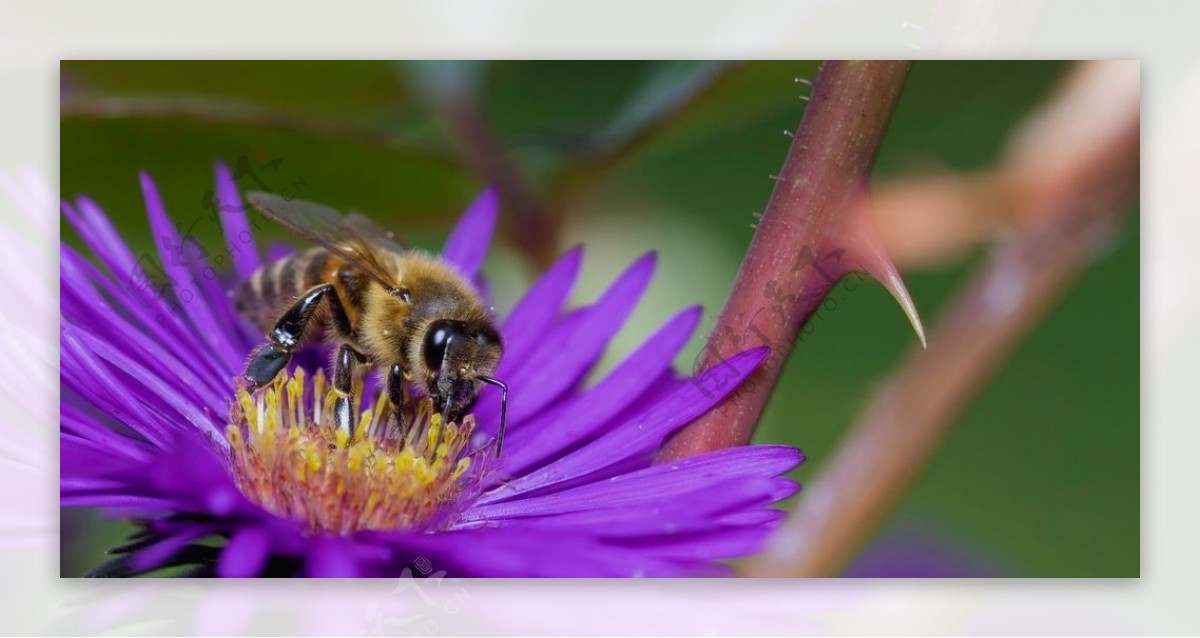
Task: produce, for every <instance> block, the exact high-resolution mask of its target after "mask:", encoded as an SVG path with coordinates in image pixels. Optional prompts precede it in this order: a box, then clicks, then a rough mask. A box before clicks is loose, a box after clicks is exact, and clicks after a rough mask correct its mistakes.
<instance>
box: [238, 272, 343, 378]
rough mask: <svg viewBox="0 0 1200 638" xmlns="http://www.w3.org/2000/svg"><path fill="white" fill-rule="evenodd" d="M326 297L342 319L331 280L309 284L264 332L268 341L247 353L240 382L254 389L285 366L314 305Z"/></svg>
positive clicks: (310, 315)
mask: <svg viewBox="0 0 1200 638" xmlns="http://www.w3.org/2000/svg"><path fill="white" fill-rule="evenodd" d="M326 299H328V300H329V305H330V308H331V310H332V312H333V316H334V318H335V319H336V320H338V321H339V322H342V323H345V322H344V321H343V320H342V318H343V317H345V314H346V313H345V312H344V311H343V310H342V305H341V303H340V302H339V301H338V298H337V293H336V292H335V291H334V289H333V286H332V285H331V284H321V285H319V286H313V287H312V288H309V289H308V291H306V292H305V293H304V294H303V295H300V298H298V299H297V300H296V302H295V303H293V304H292V306H291V307H290V308H288V309H287V311H286V312H284V313H283V316H281V317H280V318H279V320H278V321H276V322H275V325H274V327H272V328H271V330H270V332H268V333H267V342H266V343H264V344H262V345H261V346H259V347H257V348H255V349H254V351H253V352H251V353H250V357H249V358H248V359H247V360H246V371H245V372H243V373H242V382H243V383H244V384H245V385H246V387H247V388H248V389H249V390H251V391H254V390H257V389H259V388H261V387H263V386H264V385H267V384H268V383H270V382H271V381H272V380H274V379H275V376H276V375H278V374H279V373H280V371H282V370H283V369H284V368H286V367H287V364H288V361H291V359H292V353H293V352H295V351H296V349H297V348H298V347H300V342H301V341H302V340H303V338H304V331H305V329H306V328H307V327H308V324H309V321H311V320H312V318H313V314H314V313H315V312H316V310H317V307H318V306H319V305H320V304H321V302H322V301H324V300H326Z"/></svg>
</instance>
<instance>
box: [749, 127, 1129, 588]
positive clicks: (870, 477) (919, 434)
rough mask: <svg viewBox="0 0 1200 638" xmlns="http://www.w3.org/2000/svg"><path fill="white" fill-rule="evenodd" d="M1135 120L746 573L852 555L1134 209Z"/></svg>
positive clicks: (905, 369)
mask: <svg viewBox="0 0 1200 638" xmlns="http://www.w3.org/2000/svg"><path fill="white" fill-rule="evenodd" d="M1131 120H1132V121H1130V122H1129V123H1128V124H1127V126H1125V127H1124V128H1123V129H1121V130H1120V131H1119V134H1118V135H1115V136H1114V137H1113V138H1112V142H1111V143H1110V144H1107V145H1106V146H1105V147H1104V148H1100V149H1097V150H1096V152H1095V154H1094V155H1093V156H1092V157H1091V158H1090V162H1089V163H1087V164H1086V165H1085V166H1084V167H1083V168H1082V170H1078V171H1070V172H1067V173H1066V174H1064V175H1063V176H1062V183H1061V184H1055V185H1053V186H1052V187H1051V188H1047V189H1045V192H1047V193H1050V196H1049V197H1043V198H1038V199H1036V200H1035V204H1034V206H1033V207H1032V209H1031V210H1027V211H1024V213H1025V215H1024V216H1026V217H1028V218H1032V219H1038V220H1040V221H1039V222H1038V223H1036V224H1035V225H1033V226H1031V227H1029V228H1027V229H1026V230H1025V231H1023V232H1022V234H1021V235H1020V236H1018V237H1017V238H1015V239H1014V240H1013V241H1011V242H1010V243H1009V244H1007V245H1006V246H1004V247H1003V249H1002V250H1001V251H999V252H998V253H997V254H996V256H995V257H994V258H993V259H992V260H991V262H990V263H989V264H987V265H986V266H984V267H983V268H982V269H981V271H980V272H979V273H978V274H977V275H976V276H975V277H974V278H973V279H972V281H971V282H970V283H968V285H967V286H966V288H965V289H964V290H963V291H962V292H961V293H960V294H959V295H958V297H957V298H956V301H954V302H953V303H952V304H951V306H950V308H949V309H948V310H947V311H946V312H945V313H944V314H943V316H942V318H941V319H940V321H939V322H938V324H937V325H936V326H935V328H934V330H933V332H932V333H931V337H930V340H929V348H928V349H926V350H923V351H917V352H915V353H914V354H913V356H911V357H910V358H909V359H908V360H907V361H906V362H905V363H904V364H903V365H902V366H901V367H900V368H899V369H898V370H897V371H896V372H895V373H893V375H892V376H891V378H890V379H888V380H887V381H886V382H885V383H884V385H883V386H882V387H881V388H880V389H879V391H878V392H877V393H876V394H875V396H874V397H873V398H872V400H871V402H870V403H869V404H868V406H867V408H866V410H865V412H864V413H863V415H862V417H861V418H860V419H859V421H858V423H857V424H856V425H855V426H854V427H853V428H851V429H850V431H849V432H848V433H847V434H846V437H845V440H844V442H843V444H842V447H841V448H840V449H839V451H838V452H837V453H836V454H835V455H834V457H833V458H832V459H831V460H830V461H829V463H828V465H827V466H826V467H825V468H824V469H823V470H822V472H821V474H820V476H818V477H817V479H816V481H814V482H812V483H810V484H809V485H808V486H806V490H805V496H804V498H803V499H801V500H800V503H799V505H798V506H797V509H796V511H795V512H794V513H793V514H792V516H791V517H789V519H788V522H787V524H786V525H785V526H784V527H783V528H781V529H780V531H779V533H778V534H777V536H776V537H775V538H774V539H773V541H772V544H771V546H770V547H769V548H768V550H767V551H766V552H765V553H764V554H762V555H760V556H759V557H757V558H756V559H755V561H754V562H753V563H751V564H750V566H749V568H748V570H747V575H749V576H770V577H774V576H800V577H811V576H815V577H824V576H832V575H835V574H836V573H837V571H838V570H839V569H841V567H842V566H843V565H844V564H845V563H846V561H847V560H848V559H849V558H850V556H852V555H853V552H854V551H855V550H856V549H857V548H858V546H859V545H860V544H861V543H862V542H863V541H864V540H865V539H866V538H867V535H868V534H869V533H870V532H871V530H873V529H874V527H875V526H876V525H877V524H878V522H879V521H880V520H882V519H883V517H884V516H885V515H886V513H887V512H888V511H889V510H890V509H891V507H892V506H894V505H895V503H896V501H897V500H898V499H899V497H900V495H901V494H903V492H904V490H905V489H906V488H907V487H908V485H909V484H910V483H911V482H912V480H913V479H914V477H915V476H916V475H917V473H918V472H919V470H920V468H921V467H922V466H923V465H924V463H925V461H926V459H928V457H929V455H930V454H931V453H932V452H933V450H934V449H936V447H937V445H938V444H939V443H940V441H941V440H942V438H943V437H944V435H945V433H946V432H947V430H948V429H949V428H950V426H951V424H952V423H953V422H954V419H955V418H957V416H958V415H959V414H960V413H961V412H962V410H963V408H964V407H966V406H967V405H968V404H969V403H970V401H971V399H972V398H974V396H975V395H976V394H977V393H978V392H979V390H980V389H981V388H982V387H983V385H984V384H985V383H986V381H987V379H988V378H989V377H990V376H991V375H992V374H993V373H994V372H995V371H996V370H997V369H998V368H999V367H1000V365H1001V364H1002V362H1003V361H1004V360H1005V358H1006V357H1007V355H1008V354H1009V353H1010V352H1011V351H1012V349H1013V348H1014V347H1015V346H1016V344H1017V343H1018V342H1019V341H1020V340H1021V338H1022V337H1023V336H1025V335H1026V334H1027V333H1028V332H1029V331H1030V329H1031V328H1032V327H1033V326H1035V325H1036V324H1037V322H1038V321H1039V320H1040V319H1041V317H1042V316H1043V315H1044V314H1045V313H1046V312H1047V311H1048V310H1049V308H1050V307H1051V306H1052V305H1053V304H1054V302H1055V301H1056V300H1057V299H1058V298H1059V297H1060V296H1061V294H1062V293H1063V291H1064V290H1065V288H1066V287H1067V285H1068V284H1069V283H1070V282H1071V280H1072V279H1074V277H1075V276H1076V275H1078V274H1079V272H1080V271H1081V270H1083V268H1084V267H1086V265H1087V264H1088V262H1089V261H1090V260H1091V259H1092V258H1093V256H1094V255H1095V254H1096V253H1097V252H1098V251H1101V250H1103V249H1104V247H1105V246H1106V245H1108V242H1109V240H1110V239H1111V237H1112V235H1113V233H1114V232H1116V230H1117V229H1118V228H1119V227H1120V222H1121V221H1122V220H1123V219H1124V217H1125V216H1126V215H1128V214H1129V213H1130V212H1131V208H1132V207H1131V206H1130V198H1131V197H1132V194H1133V193H1134V192H1135V190H1136V188H1137V183H1138V174H1139V164H1138V141H1139V135H1138V124H1139V123H1138V118H1137V114H1136V110H1135V112H1134V114H1133V117H1132V118H1131ZM1089 150H1090V149H1089ZM1064 184H1065V185H1066V188H1059V186H1060V185H1064Z"/></svg>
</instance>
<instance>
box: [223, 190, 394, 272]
mask: <svg viewBox="0 0 1200 638" xmlns="http://www.w3.org/2000/svg"><path fill="white" fill-rule="evenodd" d="M246 200H247V201H249V202H250V204H251V205H253V206H254V207H255V208H257V209H258V210H260V211H262V213H263V214H264V215H266V216H267V217H269V218H271V219H273V220H274V221H277V222H279V223H281V224H283V225H284V226H286V227H288V228H290V229H292V230H293V231H295V232H296V233H298V234H300V236H302V237H304V238H306V239H309V240H311V241H314V242H316V243H318V244H320V245H321V246H323V247H324V248H325V249H326V250H328V251H329V252H331V253H334V254H335V255H337V256H339V257H341V258H342V259H345V260H346V261H348V262H349V263H351V264H353V265H354V267H355V268H358V269H359V270H361V271H362V272H363V273H364V274H366V275H367V276H369V277H370V278H372V279H374V280H375V281H376V282H378V283H379V284H381V285H383V286H384V287H386V288H388V289H389V290H397V289H399V288H400V283H399V282H397V281H396V275H395V273H393V272H391V270H390V269H388V268H387V267H386V266H385V264H387V263H388V261H389V260H387V259H383V258H381V256H380V249H379V245H380V244H383V245H387V244H393V245H395V242H394V241H393V240H392V239H391V238H390V237H388V236H387V235H388V234H387V233H386V232H385V233H382V234H379V235H376V233H375V232H365V227H364V224H362V223H361V222H357V223H350V222H348V221H347V218H345V217H343V216H342V215H341V213H339V212H337V211H336V210H334V209H332V208H330V207H328V206H322V205H321V204H317V203H314V202H307V201H304V200H299V199H293V200H291V201H289V200H286V199H284V198H282V197H280V196H278V195H273V194H270V193H262V192H251V193H246ZM357 218H358V219H359V220H363V219H366V217H363V216H362V215H358V216H357ZM368 221H369V220H368ZM370 223H371V225H372V226H373V227H374V228H376V229H378V228H379V227H378V226H377V225H375V223H374V222H370ZM400 250H403V248H401V249H400Z"/></svg>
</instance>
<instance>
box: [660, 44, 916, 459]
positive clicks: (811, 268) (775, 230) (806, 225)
mask: <svg viewBox="0 0 1200 638" xmlns="http://www.w3.org/2000/svg"><path fill="white" fill-rule="evenodd" d="M909 66H910V63H909V62H903V61H900V62H879V61H854V62H826V63H825V64H824V65H823V66H822V67H821V71H820V73H819V75H818V77H817V79H816V80H815V82H814V83H813V92H812V96H811V98H810V102H809V106H808V108H807V109H806V110H805V113H804V117H803V119H802V120H801V122H800V127H799V129H798V130H797V131H796V133H795V135H794V139H793V141H792V145H791V148H790V149H789V151H788V154H787V158H786V159H785V160H784V164H783V169H782V170H781V172H780V174H779V177H778V183H777V184H776V186H775V189H774V191H773V192H772V194H771V198H770V201H769V202H768V204H767V208H766V210H765V211H764V212H763V215H762V220H761V222H760V223H759V224H758V229H757V231H756V232H755V233H754V238H753V240H752V241H751V243H750V248H749V250H748V251H747V253H746V257H745V259H744V260H743V261H742V266H741V269H740V270H739V271H738V274H737V279H736V280H735V282H734V284H733V288H732V290H731V291H730V294H729V298H728V299H727V300H726V302H725V307H724V309H723V310H722V312H721V315H720V317H719V319H718V320H717V325H716V327H715V328H714V330H713V332H712V333H711V334H710V335H709V339H708V342H707V344H706V346H705V350H704V352H703V353H702V354H701V357H700V360H699V366H698V368H699V369H708V368H710V367H712V366H713V365H716V364H717V363H718V362H720V361H721V360H722V359H724V358H726V357H729V356H730V355H733V354H735V353H736V352H739V351H741V350H744V349H746V348H750V347H755V346H761V345H765V346H768V347H769V348H770V349H771V354H770V356H769V357H768V359H767V361H765V362H764V364H763V365H762V366H761V367H760V368H759V369H758V370H757V371H756V372H755V373H754V374H753V375H751V376H750V377H749V378H748V379H747V380H746V381H745V383H744V384H743V386H742V387H741V388H739V389H738V391H736V392H735V393H733V394H731V395H730V396H728V397H727V398H726V399H725V400H724V401H723V402H722V403H721V404H720V405H719V406H718V407H717V409H715V410H712V411H710V412H709V413H708V414H706V415H705V416H703V417H701V418H700V419H698V420H697V421H695V422H693V423H692V424H691V425H689V426H688V427H687V428H685V429H684V430H683V431H681V432H680V433H678V434H677V435H676V436H675V437H674V438H672V439H671V440H670V441H669V442H668V443H667V445H666V447H665V448H664V450H663V452H662V453H661V455H660V460H670V459H677V458H682V457H687V456H692V455H696V454H701V453H704V452H708V451H712V450H717V449H722V448H727V447H733V446H737V445H745V444H746V443H748V442H749V441H750V437H751V435H752V434H753V433H754V428H755V425H756V424H757V423H758V421H759V417H760V416H761V415H762V412H763V408H764V406H765V405H766V403H767V401H768V399H770V397H771V393H772V391H773V390H774V387H775V383H776V381H778V379H779V375H780V373H781V372H782V370H783V367H784V366H783V364H784V362H785V361H786V360H787V357H788V354H789V353H790V352H791V350H792V345H793V343H794V341H795V340H796V337H797V335H798V333H799V331H800V330H801V328H802V327H803V326H804V322H805V320H807V318H808V317H809V316H810V315H811V314H812V312H813V311H814V310H815V309H816V307H817V305H818V304H820V303H821V300H822V299H824V297H825V295H826V294H827V293H828V292H829V291H830V289H831V288H832V287H833V286H834V284H836V282H837V281H838V279H839V278H840V277H841V276H842V275H844V274H846V273H847V272H850V271H852V270H855V269H865V270H867V271H868V272H871V273H872V274H873V275H875V276H876V277H877V278H880V279H881V280H885V285H887V284H888V283H890V284H891V285H890V286H889V287H890V288H891V289H892V292H893V294H896V295H898V296H899V297H903V299H902V303H904V302H905V301H907V294H906V293H903V294H901V293H900V292H898V290H899V291H902V290H903V284H901V283H899V277H898V275H896V274H895V271H894V268H891V264H890V262H888V261H887V260H886V257H885V256H883V255H882V253H881V252H880V251H879V250H878V245H877V243H876V242H874V241H873V238H872V237H871V236H870V235H869V233H867V232H864V229H863V227H862V225H861V221H862V220H855V219H850V218H851V214H852V213H853V212H854V210H855V209H856V203H857V202H858V201H859V200H860V199H861V198H863V197H865V196H866V189H867V179H868V176H869V175H870V172H871V167H872V164H873V163H874V160H875V155H876V153H877V151H878V149H879V145H880V142H881V141H882V139H883V135H884V131H885V130H886V128H887V125H888V121H889V120H890V119H891V115H892V111H893V109H894V107H895V105H896V102H897V100H898V99H899V96H900V91H901V89H902V87H903V86H904V81H905V79H906V78H907V75H908V70H909ZM906 311H907V312H909V314H910V317H914V316H915V311H913V310H912V309H911V303H908V305H907V306H906ZM914 325H919V324H917V323H916V321H915V320H914ZM919 332H920V329H919V328H918V333H919ZM713 390H716V391H720V390H728V388H713Z"/></svg>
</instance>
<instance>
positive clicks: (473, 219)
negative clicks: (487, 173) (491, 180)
mask: <svg viewBox="0 0 1200 638" xmlns="http://www.w3.org/2000/svg"><path fill="white" fill-rule="evenodd" d="M498 205H499V197H498V196H497V194H496V190H495V189H494V188H488V189H486V190H484V191H483V192H482V193H480V195H479V197H477V198H475V201H474V202H472V203H471V205H470V206H469V207H468V208H467V212H466V213H464V214H463V216H462V217H461V218H460V219H459V220H458V224H457V225H455V226H454V230H453V231H452V232H451V233H450V238H449V239H447V240H446V246H445V248H443V249H442V258H443V259H445V260H446V261H448V262H450V263H451V264H454V265H455V266H456V267H458V270H459V272H461V273H462V275H463V276H464V277H466V278H467V279H472V280H473V279H475V277H476V276H477V275H478V274H479V269H480V268H481V267H482V266H483V258H484V257H486V256H487V250H488V245H489V244H490V243H491V242H492V232H493V231H494V230H495V228H496V212H497V209H498Z"/></svg>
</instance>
